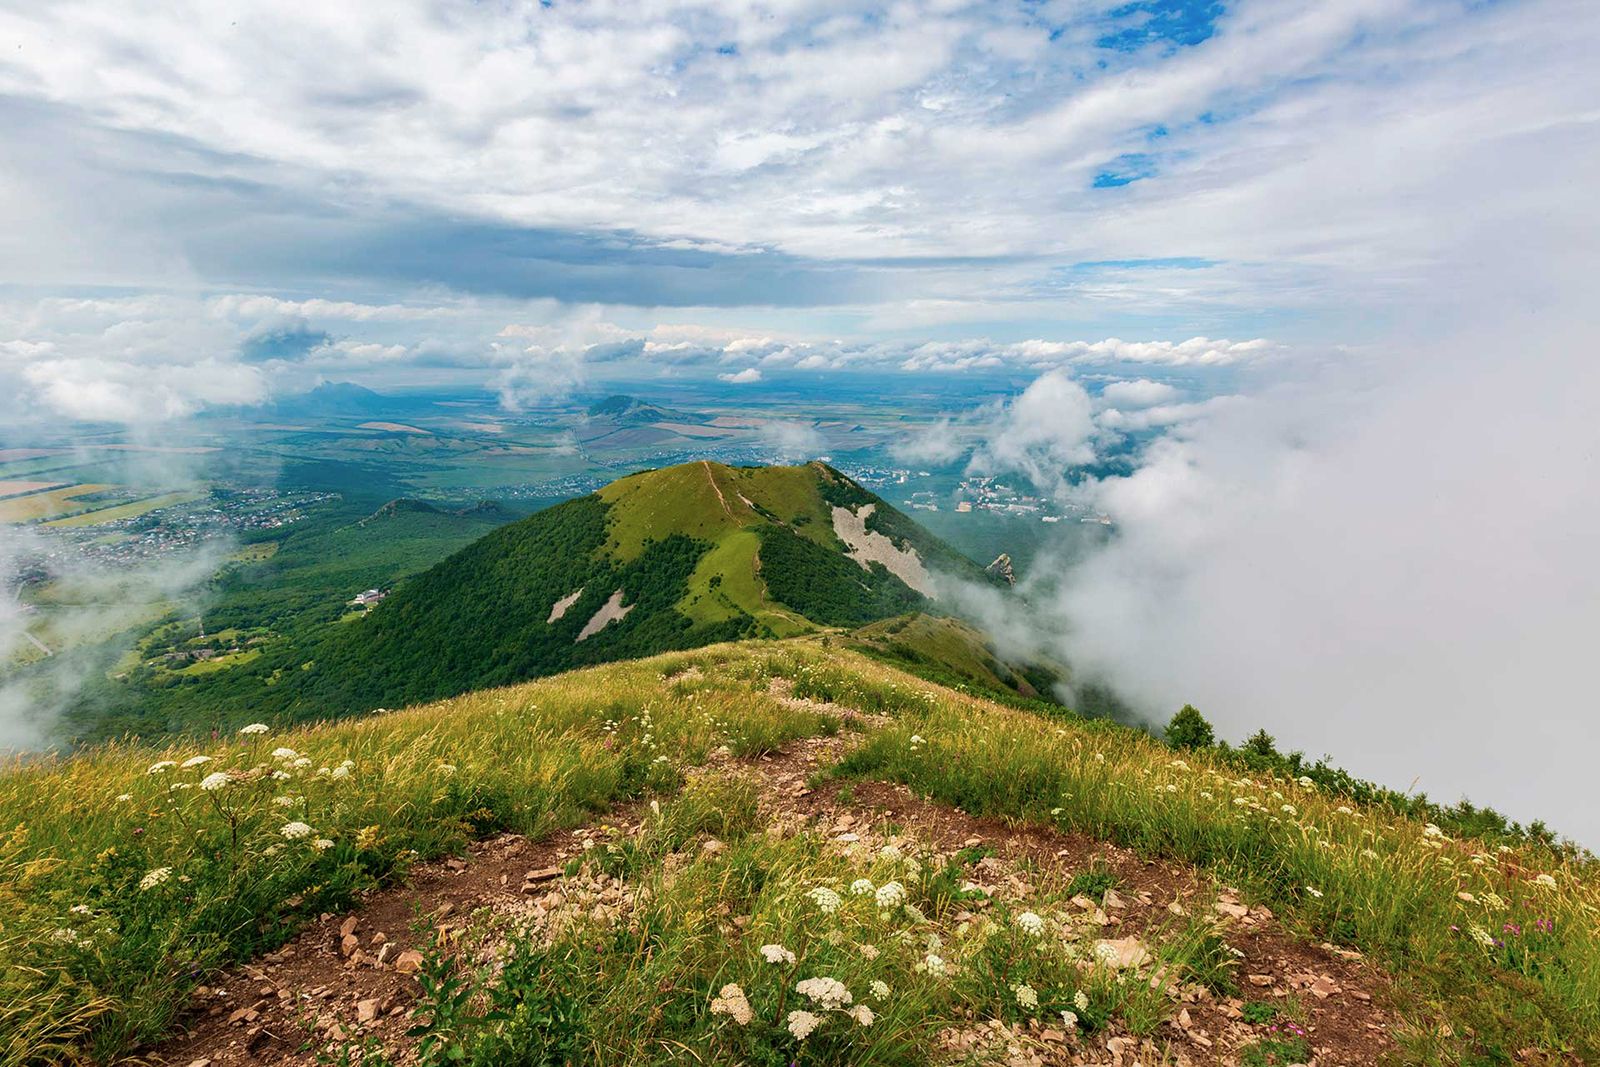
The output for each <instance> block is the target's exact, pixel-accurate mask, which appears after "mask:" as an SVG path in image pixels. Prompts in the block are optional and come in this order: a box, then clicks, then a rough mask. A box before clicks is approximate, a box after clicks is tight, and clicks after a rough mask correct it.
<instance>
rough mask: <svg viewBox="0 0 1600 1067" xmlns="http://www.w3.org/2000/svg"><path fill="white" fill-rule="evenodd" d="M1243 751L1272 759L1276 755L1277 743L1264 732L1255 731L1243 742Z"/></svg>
mask: <svg viewBox="0 0 1600 1067" xmlns="http://www.w3.org/2000/svg"><path fill="white" fill-rule="evenodd" d="M1243 747H1244V751H1246V752H1249V753H1252V754H1254V755H1257V756H1267V757H1272V756H1276V755H1278V741H1277V739H1276V738H1274V737H1273V736H1272V735H1271V734H1269V733H1267V731H1265V730H1257V731H1256V732H1255V733H1253V734H1251V735H1250V736H1249V737H1248V738H1246V739H1245V742H1244V746H1243Z"/></svg>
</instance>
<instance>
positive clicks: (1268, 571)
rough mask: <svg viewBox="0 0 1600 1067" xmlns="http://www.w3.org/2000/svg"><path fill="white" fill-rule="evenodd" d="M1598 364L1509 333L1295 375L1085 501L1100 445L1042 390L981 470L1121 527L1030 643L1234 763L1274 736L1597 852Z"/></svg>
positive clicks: (1046, 604) (1070, 572) (1505, 326)
mask: <svg viewBox="0 0 1600 1067" xmlns="http://www.w3.org/2000/svg"><path fill="white" fill-rule="evenodd" d="M1508 352H1515V353H1516V354H1517V356H1518V358H1517V359H1515V360H1510V359H1506V358H1505V355H1506V353H1508ZM1591 352H1592V338H1591V337H1590V334H1589V332H1588V329H1587V327H1582V326H1575V327H1572V328H1566V329H1564V328H1562V327H1561V326H1560V325H1558V324H1557V323H1556V322H1554V321H1540V320H1538V319H1534V318H1529V317H1523V316H1516V317H1512V318H1509V319H1508V320H1507V321H1505V322H1503V323H1501V324H1499V326H1498V327H1496V328H1493V329H1473V330H1466V331H1464V332H1463V333H1462V335H1461V336H1460V337H1459V338H1457V339H1456V340H1455V341H1454V343H1449V344H1436V345H1434V346H1432V347H1426V348H1418V347H1412V348H1409V349H1407V350H1406V351H1405V352H1404V353H1399V352H1386V353H1383V354H1382V355H1377V354H1374V355H1373V356H1372V357H1371V358H1369V359H1365V360H1361V361H1359V362H1351V363H1347V364H1344V365H1342V366H1339V367H1337V368H1334V369H1332V370H1327V371H1324V372H1321V373H1316V374H1310V375H1302V374H1298V373H1297V374H1295V375H1293V376H1290V377H1287V378H1286V379H1284V380H1282V381H1280V383H1279V384H1278V385H1277V386H1275V387H1273V388H1270V389H1267V390H1265V391H1263V392H1262V393H1260V394H1258V395H1256V396H1253V397H1251V398H1248V399H1244V398H1232V399H1231V400H1229V401H1228V402H1226V403H1217V404H1212V405H1210V406H1209V407H1207V408H1205V409H1204V410H1201V411H1199V412H1198V413H1197V414H1195V416H1194V417H1193V418H1191V419H1190V420H1188V421H1186V422H1185V423H1184V424H1183V425H1182V426H1181V427H1179V428H1177V429H1175V430H1174V431H1172V432H1171V433H1169V434H1168V435H1166V436H1164V437H1161V438H1158V439H1157V440H1156V441H1155V442H1154V443H1153V444H1152V445H1151V446H1150V448H1149V450H1148V451H1147V453H1146V454H1145V456H1144V460H1143V463H1142V465H1141V466H1140V467H1139V469H1138V470H1137V471H1136V472H1135V473H1133V474H1132V475H1131V476H1128V477H1123V478H1111V479H1108V480H1105V481H1103V482H1100V483H1098V484H1091V485H1090V486H1088V487H1087V488H1086V489H1085V488H1081V487H1080V488H1079V489H1077V490H1069V489H1066V488H1064V487H1063V485H1062V483H1061V481H1060V480H1059V478H1058V477H1055V474H1056V472H1057V471H1058V470H1059V467H1058V466H1057V465H1058V464H1060V463H1061V462H1064V461H1065V462H1071V461H1073V459H1074V458H1076V457H1081V456H1082V454H1083V448H1084V447H1085V446H1086V444H1087V442H1089V441H1090V440H1091V439H1092V437H1093V431H1092V429H1091V428H1090V427H1089V425H1088V424H1087V422H1086V414H1085V404H1084V398H1081V397H1077V396H1075V395H1072V387H1070V386H1069V384H1067V383H1063V382H1061V381H1059V380H1057V379H1056V378H1055V376H1053V375H1047V376H1045V377H1043V378H1041V379H1040V380H1039V381H1038V382H1036V383H1035V384H1034V386H1032V387H1030V389H1029V390H1028V392H1027V393H1024V394H1023V395H1022V396H1021V397H1020V398H1018V399H1017V400H1016V401H1015V402H1014V403H1012V404H1011V405H1009V406H1006V407H1004V408H1002V409H1000V410H999V411H998V412H997V413H995V416H994V421H993V424H992V425H990V426H989V427H987V428H986V429H985V431H984V437H985V439H986V441H987V444H986V445H985V446H984V447H983V448H981V449H980V451H979V455H980V456H983V457H985V461H986V463H987V464H988V465H990V466H992V467H995V466H997V467H1001V468H1007V469H1012V470H1017V471H1021V472H1024V473H1027V474H1029V475H1030V476H1034V477H1036V478H1037V477H1039V475H1040V474H1041V472H1042V474H1043V477H1044V481H1043V482H1042V483H1041V484H1044V485H1054V487H1055V488H1056V490H1057V491H1058V492H1061V493H1063V494H1068V495H1073V496H1075V497H1076V498H1079V499H1083V498H1087V499H1088V501H1089V502H1091V503H1092V504H1093V505H1094V506H1095V507H1097V508H1100V509H1103V510H1104V511H1106V512H1107V513H1109V514H1110V515H1111V516H1112V518H1113V519H1114V520H1115V522H1116V524H1117V527H1116V536H1115V538H1114V539H1113V541H1112V542H1111V544H1110V545H1109V546H1108V547H1107V548H1105V549H1104V550H1103V551H1100V552H1098V553H1096V554H1094V555H1092V556H1090V557H1089V558H1088V559H1087V560H1086V561H1083V562H1080V563H1078V564H1076V565H1074V566H1072V567H1070V568H1068V569H1066V571H1065V575H1064V577H1060V578H1059V580H1057V577H1058V576H1057V575H1056V574H1052V575H1050V581H1048V582H1045V583H1042V584H1041V585H1039V586H1038V587H1036V588H1035V589H1034V590H1033V594H1034V595H1035V596H1036V597H1038V598H1039V599H1038V603H1039V605H1040V611H1041V613H1040V616H1039V617H1037V618H1035V619H1033V620H1032V622H1033V623H1034V625H1035V627H1036V629H1039V630H1048V631H1051V632H1054V633H1055V634H1056V650H1057V651H1058V652H1060V653H1063V654H1064V655H1066V656H1068V657H1070V658H1071V660H1072V661H1073V662H1074V663H1075V664H1076V665H1077V666H1078V667H1079V668H1080V669H1081V670H1084V671H1087V672H1090V673H1092V674H1098V675H1101V676H1104V677H1105V678H1107V679H1109V680H1110V681H1111V682H1113V683H1114V685H1115V686H1116V687H1117V688H1118V689H1119V690H1121V691H1122V692H1124V693H1125V694H1126V695H1128V696H1129V697H1131V698H1133V699H1134V701H1135V702H1136V704H1138V705H1139V706H1141V707H1143V708H1145V709H1148V711H1149V712H1150V713H1151V714H1152V715H1153V716H1155V717H1158V718H1161V717H1165V716H1166V715H1170V714H1171V712H1172V711H1174V710H1175V709H1177V708H1178V707H1179V706H1181V705H1182V704H1184V703H1186V702H1192V703H1194V704H1195V705H1196V706H1198V707H1200V708H1201V710H1202V711H1203V712H1205V714H1206V715H1208V716H1209V717H1210V718H1212V719H1213V720H1214V721H1215V722H1216V724H1217V726H1218V727H1219V729H1220V731H1221V733H1222V734H1223V735H1224V736H1228V737H1231V738H1233V739H1235V740H1238V739H1242V738H1243V737H1244V736H1245V735H1246V734H1247V733H1249V732H1252V731H1254V730H1255V729H1257V728H1260V727H1265V728H1267V729H1268V730H1269V731H1270V732H1272V733H1274V734H1276V735H1278V737H1279V738H1280V740H1281V741H1282V742H1283V743H1284V744H1286V745H1287V746H1289V747H1294V748H1301V749H1304V750H1306V751H1308V752H1309V753H1311V754H1312V755H1318V754H1322V753H1329V754H1331V755H1332V756H1333V757H1334V759H1335V761H1336V762H1337V763H1339V764H1341V765H1343V766H1346V767H1348V768H1350V769H1351V770H1353V771H1355V772H1357V773H1359V774H1362V775H1365V776H1368V777H1373V778H1376V779H1377V780H1379V781H1383V782H1385V783H1388V784H1390V785H1392V786H1395V787H1397V788H1401V789H1404V788H1407V787H1408V786H1410V785H1411V783H1412V782H1413V781H1414V780H1415V781H1416V784H1417V786H1418V788H1421V789H1423V790H1426V791H1427V792H1429V793H1430V795H1432V796H1433V797H1434V798H1435V799H1440V800H1445V801H1453V800H1454V799H1456V798H1457V797H1458V796H1460V795H1463V794H1465V795H1468V796H1470V797H1471V798H1472V799H1473V800H1475V801H1476V802H1478V803H1487V804H1491V805H1493V806H1495V807H1498V808H1500V809H1501V810H1503V811H1505V812H1507V813H1508V814H1510V815H1511V816H1513V817H1515V818H1519V819H1522V820H1524V821H1526V820H1528V819H1534V818H1542V819H1544V820H1545V821H1547V822H1548V823H1550V824H1551V825H1552V826H1554V827H1555V828H1556V829H1557V830H1559V831H1562V832H1565V833H1568V834H1571V835H1573V836H1575V837H1576V838H1577V839H1579V840H1580V841H1583V842H1585V843H1587V844H1589V845H1591V846H1593V845H1595V844H1597V843H1600V810H1597V809H1596V808H1595V807H1594V805H1593V804H1592V802H1591V797H1590V793H1591V788H1590V785H1589V783H1590V779H1591V778H1592V774H1593V768H1592V766H1591V763H1592V760H1593V754H1594V753H1595V752H1596V751H1597V750H1600V718H1597V717H1596V716H1595V714H1594V713H1593V708H1592V704H1593V700H1592V693H1593V689H1594V686H1593V680H1592V677H1591V674H1592V671H1591V669H1590V661H1591V659H1592V650H1593V648H1594V647H1595V644H1596V642H1597V641H1600V567H1597V566H1596V565H1595V547H1594V532H1595V531H1596V530H1600V493H1597V492H1596V486H1600V420H1596V419H1595V418H1594V416H1593V410H1592V400H1593V397H1594V396H1596V395H1600V365H1597V364H1596V362H1595V360H1594V359H1593V358H1592V355H1591ZM1401 355H1403V356H1404V357H1405V358H1399V357H1400V356H1401ZM1385 357H1387V358H1385ZM1052 413H1053V414H1052ZM1030 415H1031V417H1030ZM1103 417H1104V413H1103V414H1102V418H1103ZM1041 569H1042V570H1043V571H1046V572H1048V571H1049V570H1050V568H1049V567H1048V566H1046V567H1044V568H1041ZM1035 639H1036V638H1035Z"/></svg>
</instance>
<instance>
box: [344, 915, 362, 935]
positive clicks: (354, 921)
mask: <svg viewBox="0 0 1600 1067" xmlns="http://www.w3.org/2000/svg"><path fill="white" fill-rule="evenodd" d="M360 925H361V920H360V919H358V918H356V917H355V916H354V915H352V916H350V917H349V918H348V919H346V920H345V921H344V922H342V923H340V924H339V936H340V937H349V936H350V935H351V934H353V933H355V932H356V927H358V926H360Z"/></svg>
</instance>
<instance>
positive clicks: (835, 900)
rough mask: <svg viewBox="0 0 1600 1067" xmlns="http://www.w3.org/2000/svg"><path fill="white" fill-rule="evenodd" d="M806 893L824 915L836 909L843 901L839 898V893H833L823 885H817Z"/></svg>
mask: <svg viewBox="0 0 1600 1067" xmlns="http://www.w3.org/2000/svg"><path fill="white" fill-rule="evenodd" d="M806 895H807V896H808V897H810V898H811V902H812V903H813V904H815V905H816V906H817V908H818V910H819V911H821V912H822V913H823V914H824V915H831V914H832V913H833V912H836V911H838V910H839V905H840V904H841V903H843V901H842V900H840V898H839V894H838V893H835V892H834V891H833V890H831V889H829V888H828V887H827V886H825V885H819V886H817V887H816V888H815V889H813V890H812V891H811V892H809V893H807V894H806Z"/></svg>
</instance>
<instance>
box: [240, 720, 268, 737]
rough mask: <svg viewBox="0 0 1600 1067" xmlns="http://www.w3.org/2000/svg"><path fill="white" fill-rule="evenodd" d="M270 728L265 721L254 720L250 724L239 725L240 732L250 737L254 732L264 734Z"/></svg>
mask: <svg viewBox="0 0 1600 1067" xmlns="http://www.w3.org/2000/svg"><path fill="white" fill-rule="evenodd" d="M268 729H269V727H268V726H267V724H266V723H264V722H253V723H251V724H250V725H249V726H241V727H239V732H240V733H241V734H244V735H246V736H247V737H248V736H250V735H252V734H264V733H266V732H267V730H268Z"/></svg>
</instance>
